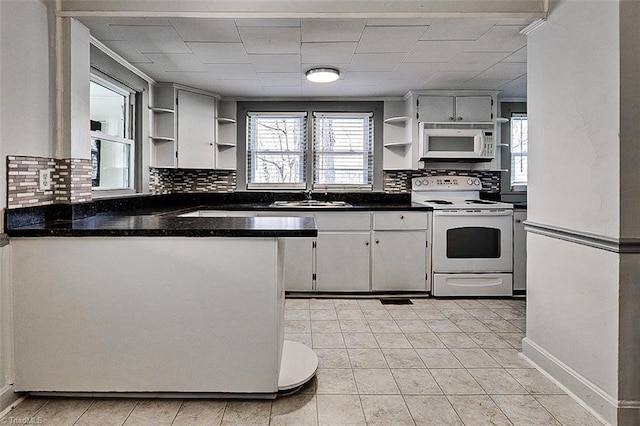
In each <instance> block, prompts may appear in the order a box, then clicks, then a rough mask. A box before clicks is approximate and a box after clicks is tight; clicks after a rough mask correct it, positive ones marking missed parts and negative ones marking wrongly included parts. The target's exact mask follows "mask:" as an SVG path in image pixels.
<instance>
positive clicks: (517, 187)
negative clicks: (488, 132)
mask: <svg viewBox="0 0 640 426" xmlns="http://www.w3.org/2000/svg"><path fill="white" fill-rule="evenodd" d="M514 118H515V119H518V120H520V121H521V120H522V119H523V118H524V119H526V120H527V150H526V151H525V152H524V155H523V156H524V157H526V159H527V171H528V168H529V126H528V121H529V118H528V116H527V113H526V112H524V113H522V112H513V113H511V117H510V118H509V135H512V134H513V120H514ZM522 152H523V151H522V150H520V154H521V153H522ZM513 167H514V151H513V138H512V137H510V142H509V187H510V188H511V191H512V192H519V191H526V190H527V186H528V184H529V179H528V176H527V179H526V180H525V182H524V183H522V182H514V174H515V173H514V170H513Z"/></svg>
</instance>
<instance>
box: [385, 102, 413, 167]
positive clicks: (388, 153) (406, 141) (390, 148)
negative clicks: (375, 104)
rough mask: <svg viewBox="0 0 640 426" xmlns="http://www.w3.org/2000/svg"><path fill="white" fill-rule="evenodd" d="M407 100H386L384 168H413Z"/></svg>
mask: <svg viewBox="0 0 640 426" xmlns="http://www.w3.org/2000/svg"><path fill="white" fill-rule="evenodd" d="M406 105H407V102H405V101H385V103H384V125H383V134H382V138H383V139H382V140H383V144H382V145H383V152H382V167H383V169H384V170H407V169H411V168H412V161H413V155H412V154H413V152H412V151H413V150H412V136H411V117H410V116H409V115H408V112H407V111H406Z"/></svg>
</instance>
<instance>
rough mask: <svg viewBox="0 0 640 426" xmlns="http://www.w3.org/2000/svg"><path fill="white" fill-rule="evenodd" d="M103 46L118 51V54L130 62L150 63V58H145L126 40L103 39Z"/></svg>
mask: <svg viewBox="0 0 640 426" xmlns="http://www.w3.org/2000/svg"><path fill="white" fill-rule="evenodd" d="M103 43H104V44H105V46H107V47H108V48H109V49H111V50H113V51H114V52H116V53H118V55H120V56H122V57H123V58H124V59H126V60H127V61H129V62H131V63H132V64H135V63H150V62H151V60H149V58H147V57H146V56H145V55H143V54H142V53H140V51H139V50H138V49H136V48H135V47H134V46H132V45H131V43H129V42H128V41H120V40H105V41H103Z"/></svg>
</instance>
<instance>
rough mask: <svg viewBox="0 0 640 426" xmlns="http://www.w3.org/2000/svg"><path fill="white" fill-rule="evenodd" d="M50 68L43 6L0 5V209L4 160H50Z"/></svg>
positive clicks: (33, 1) (29, 1)
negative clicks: (25, 157)
mask: <svg viewBox="0 0 640 426" xmlns="http://www.w3.org/2000/svg"><path fill="white" fill-rule="evenodd" d="M50 65H51V64H50V58H49V46H48V23H47V9H46V7H45V6H44V4H43V3H42V2H41V1H40V0H8V1H7V0H2V1H0V157H1V158H2V161H0V176H1V182H2V184H1V185H0V207H1V208H4V207H6V199H7V196H6V190H7V188H6V186H7V185H6V174H7V173H6V162H5V158H6V156H7V155H10V154H12V155H32V156H40V157H49V156H52V155H53V148H52V130H51V117H52V114H51V103H50V99H51V97H50V87H51V86H50V83H51V78H52V77H50V76H52V74H50V72H49V70H50ZM0 220H1V219H0Z"/></svg>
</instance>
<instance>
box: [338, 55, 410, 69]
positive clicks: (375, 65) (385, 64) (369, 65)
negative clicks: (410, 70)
mask: <svg viewBox="0 0 640 426" xmlns="http://www.w3.org/2000/svg"><path fill="white" fill-rule="evenodd" d="M404 56H405V54H404V53H356V54H355V55H353V60H352V61H351V64H350V65H349V70H350V71H393V70H394V69H395V68H396V67H397V66H398V64H400V62H401V61H402V58H404Z"/></svg>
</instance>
